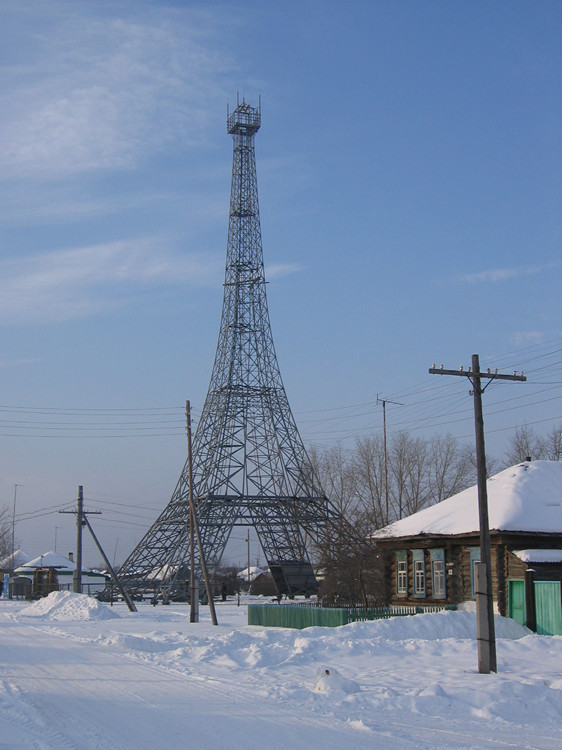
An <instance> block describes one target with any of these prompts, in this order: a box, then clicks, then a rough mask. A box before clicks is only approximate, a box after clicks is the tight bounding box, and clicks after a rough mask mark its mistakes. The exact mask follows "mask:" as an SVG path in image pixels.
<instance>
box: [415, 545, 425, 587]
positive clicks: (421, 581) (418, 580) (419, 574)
mask: <svg viewBox="0 0 562 750" xmlns="http://www.w3.org/2000/svg"><path fill="white" fill-rule="evenodd" d="M412 559H413V563H414V596H415V597H418V598H421V597H424V596H425V556H424V551H423V549H414V550H412Z"/></svg>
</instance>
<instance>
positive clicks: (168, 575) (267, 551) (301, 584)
mask: <svg viewBox="0 0 562 750" xmlns="http://www.w3.org/2000/svg"><path fill="white" fill-rule="evenodd" d="M260 124H261V103H260V106H259V107H258V108H254V107H251V106H250V105H249V104H247V103H246V102H245V101H242V103H239V102H238V103H237V107H236V109H235V110H234V111H233V112H232V113H227V131H228V133H230V134H231V135H232V138H233V142H234V144H233V145H234V152H233V164H232V185H231V194H230V216H229V226H228V244H227V253H226V272H225V282H224V301H223V308H222V318H221V324H220V332H219V339H218V345H217V351H216V355H215V362H214V366H213V371H212V375H211V382H210V385H209V391H208V393H207V398H206V400H205V404H204V406H203V411H202V414H201V418H200V420H199V423H198V426H197V429H196V433H195V437H194V440H193V450H192V456H193V460H192V476H193V484H192V487H193V498H194V507H195V510H196V515H197V521H198V525H199V534H200V539H201V548H202V553H203V557H204V559H205V562H206V565H207V569H208V573H209V575H210V576H211V577H212V575H213V573H214V571H216V569H217V567H218V565H219V563H220V560H221V557H222V554H223V552H224V549H225V547H226V544H227V542H228V539H229V537H230V534H231V532H232V529H233V527H234V526H236V525H242V526H252V527H253V528H254V529H255V531H256V534H257V536H258V539H259V541H260V544H261V546H262V549H263V552H264V555H265V557H266V559H267V562H268V565H269V568H270V571H271V573H272V575H273V578H274V581H275V584H276V587H277V590H278V592H279V594H287V595H292V594H295V593H300V592H308V593H312V592H314V591H315V590H316V589H317V583H316V578H315V576H314V572H313V569H312V565H311V562H310V558H309V554H308V550H307V542H308V541H310V538H312V539H316V540H318V539H325V538H326V536H328V537H329V536H331V535H332V533H334V529H335V527H336V524H338V522H339V521H340V516H339V513H338V512H337V511H336V510H335V508H334V507H333V506H332V505H331V503H330V502H329V500H328V499H327V497H326V496H325V495H324V492H323V491H322V488H321V486H320V484H319V482H318V479H317V478H316V476H315V473H314V470H313V468H312V464H311V462H310V460H309V458H308V456H307V453H306V450H305V448H304V445H303V443H302V440H301V437H300V435H299V432H298V429H297V426H296V423H295V420H294V418H293V415H292V413H291V409H290V406H289V402H288V399H287V395H286V393H285V388H284V387H283V382H282V380H281V373H280V371H279V366H278V364H277V357H276V354H275V348H274V345H273V338H272V335H271V327H270V322H269V313H268V307H267V297H266V281H265V274H264V264H263V252H262V240H261V228H260V217H259V206H258V188H257V179H256V164H255V152H254V137H255V134H256V132H257V131H258V130H259V127H260ZM188 490H189V474H188V463H187V462H186V465H185V467H184V469H183V471H182V473H181V476H180V478H179V480H178V483H177V485H176V488H175V490H174V492H173V495H172V498H171V500H170V502H169V503H168V505H167V506H166V508H165V509H164V511H163V512H162V513H161V515H160V517H159V518H158V519H157V520H156V521H155V522H154V524H153V525H152V527H151V528H150V530H149V531H148V532H147V534H146V535H145V537H144V538H143V539H142V540H141V542H140V543H139V544H138V545H137V547H136V548H135V549H134V550H133V552H132V553H131V555H130V556H129V557H128V559H127V560H126V561H125V563H124V565H123V566H122V567H121V570H120V578H121V580H122V582H123V583H124V584H125V585H126V586H127V588H128V589H129V590H132V591H133V592H134V591H141V590H143V591H147V590H152V591H153V592H155V593H156V594H157V595H158V594H159V595H162V596H163V597H168V596H174V595H178V594H179V593H181V592H182V591H184V590H185V587H186V581H187V579H188V566H189V554H190V550H189V547H190V539H189V533H188V516H189V512H188ZM194 552H195V571H196V573H197V575H198V576H199V577H200V571H201V560H200V556H199V550H194Z"/></svg>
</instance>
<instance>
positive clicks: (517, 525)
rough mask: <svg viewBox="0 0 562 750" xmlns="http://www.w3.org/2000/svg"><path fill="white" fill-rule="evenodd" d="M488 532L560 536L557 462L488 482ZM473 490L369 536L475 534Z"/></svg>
mask: <svg viewBox="0 0 562 750" xmlns="http://www.w3.org/2000/svg"><path fill="white" fill-rule="evenodd" d="M487 488H488V517H489V527H490V530H497V531H527V532H549V533H555V534H562V462H559V461H531V462H524V463H522V464H517V465H516V466H511V467H510V468H509V469H504V470H503V471H500V472H499V474H496V475H495V476H493V477H491V478H490V479H488V482H487ZM479 528H480V521H479V515H478V487H477V485H474V486H473V487H469V488H468V489H466V490H463V492H459V493H458V494H457V495H453V496H452V497H450V498H448V499H447V500H443V502H441V503H438V504H437V505H432V506H431V507H429V508H425V509H424V510H420V511H419V512H418V513H414V514H413V515H411V516H408V518H403V519H401V520H400V521H395V522H394V523H392V524H390V525H389V526H385V527H384V528H383V529H379V530H378V531H376V532H375V533H374V534H373V535H372V536H373V538H381V537H401V536H418V535H419V534H469V533H472V532H478V530H479Z"/></svg>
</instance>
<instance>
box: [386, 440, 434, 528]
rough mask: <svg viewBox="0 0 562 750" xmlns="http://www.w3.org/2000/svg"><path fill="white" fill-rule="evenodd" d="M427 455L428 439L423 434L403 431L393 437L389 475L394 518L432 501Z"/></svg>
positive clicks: (401, 516)
mask: <svg viewBox="0 0 562 750" xmlns="http://www.w3.org/2000/svg"><path fill="white" fill-rule="evenodd" d="M427 458H428V449H427V443H426V441H424V440H423V439H422V438H411V437H410V436H409V435H408V434H407V433H405V432H402V433H400V434H399V435H397V436H396V437H395V438H394V439H393V440H392V443H391V446H390V451H389V475H390V476H391V477H392V484H391V497H392V499H393V511H394V517H395V518H403V517H404V516H409V515H411V514H412V513H416V512H417V511H418V510H421V509H422V508H423V507H424V506H425V505H427V504H428V503H429V500H430V495H429V486H428V481H427Z"/></svg>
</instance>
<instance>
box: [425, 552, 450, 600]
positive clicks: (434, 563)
mask: <svg viewBox="0 0 562 750" xmlns="http://www.w3.org/2000/svg"><path fill="white" fill-rule="evenodd" d="M429 554H430V559H431V593H432V596H433V598H434V599H445V598H446V595H447V581H446V578H445V550H444V549H432V550H430V553H429Z"/></svg>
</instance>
